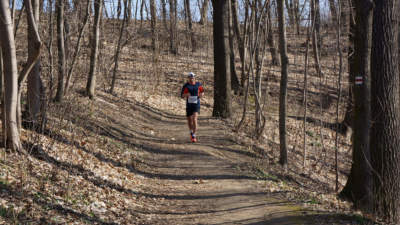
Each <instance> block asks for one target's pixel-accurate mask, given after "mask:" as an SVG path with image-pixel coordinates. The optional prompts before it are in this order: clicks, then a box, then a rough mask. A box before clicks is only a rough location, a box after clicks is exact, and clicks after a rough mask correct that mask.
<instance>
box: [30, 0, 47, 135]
mask: <svg viewBox="0 0 400 225" xmlns="http://www.w3.org/2000/svg"><path fill="white" fill-rule="evenodd" d="M31 2H32V9H33V15H34V19H35V22H36V24H37V25H38V24H39V12H40V11H39V0H31ZM35 35H36V33H35V30H34V29H32V27H28V55H31V56H28V58H29V57H31V58H32V57H33V56H32V54H35V53H36V51H37V49H36V48H37V46H36V45H35V44H36V43H35V41H34V40H35V38H34V36H35ZM40 67H41V65H40V60H38V61H37V62H36V64H35V66H34V67H33V69H32V71H31V72H30V73H29V75H28V85H27V86H28V92H27V94H28V96H27V99H28V112H29V120H30V122H31V123H32V125H33V126H34V128H37V127H38V126H37V125H38V120H39V117H40V112H41V107H42V100H43V99H44V86H43V82H42V78H41V76H40Z"/></svg>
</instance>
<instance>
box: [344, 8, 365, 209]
mask: <svg viewBox="0 0 400 225" xmlns="http://www.w3.org/2000/svg"><path fill="white" fill-rule="evenodd" d="M354 2H355V8H356V10H357V12H356V28H355V37H354V42H355V46H354V48H355V49H354V66H355V67H354V70H352V71H351V72H352V73H354V75H351V76H352V77H354V78H355V77H357V83H355V80H354V79H353V80H352V82H351V85H352V89H353V94H354V110H352V111H353V112H354V113H353V115H354V117H353V118H354V119H353V130H354V132H353V163H352V166H351V172H350V175H349V177H348V180H347V183H346V185H345V187H344V188H343V190H342V192H341V193H340V195H341V196H342V197H345V198H347V199H350V200H351V201H352V202H354V204H355V206H356V208H359V209H364V210H366V211H369V210H371V203H372V202H371V200H372V196H371V194H372V180H371V176H372V174H371V168H370V165H369V163H370V159H371V158H370V146H369V144H370V143H369V142H370V138H369V137H370V136H369V129H370V127H371V108H370V98H371V93H370V92H371V90H370V85H371V84H370V55H371V27H372V26H371V25H372V8H373V3H372V1H371V0H362V1H354Z"/></svg>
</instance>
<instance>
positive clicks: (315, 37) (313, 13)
mask: <svg viewBox="0 0 400 225" xmlns="http://www.w3.org/2000/svg"><path fill="white" fill-rule="evenodd" d="M317 2H319V1H318V0H311V3H312V5H311V17H312V23H313V26H314V32H313V33H312V45H313V53H314V61H315V70H316V71H317V74H318V76H322V70H321V64H320V61H319V49H320V48H319V46H320V45H319V44H318V43H319V41H318V40H319V39H318V36H319V22H318V21H319V19H318V15H319V13H317V12H318V11H319V9H318V8H317Z"/></svg>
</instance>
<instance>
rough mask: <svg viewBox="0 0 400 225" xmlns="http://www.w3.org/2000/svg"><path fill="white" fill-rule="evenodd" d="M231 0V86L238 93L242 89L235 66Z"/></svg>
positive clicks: (229, 3)
mask: <svg viewBox="0 0 400 225" xmlns="http://www.w3.org/2000/svg"><path fill="white" fill-rule="evenodd" d="M231 4H232V3H231V0H228V5H229V15H228V16H229V26H228V29H229V48H230V54H229V58H230V65H231V88H232V89H233V91H234V92H235V94H238V93H239V92H241V91H240V88H241V87H240V84H239V79H238V76H237V73H236V66H235V51H234V44H235V43H234V39H233V38H234V34H233V18H232V17H233V16H232V14H233V13H232V11H233V10H232V5H231Z"/></svg>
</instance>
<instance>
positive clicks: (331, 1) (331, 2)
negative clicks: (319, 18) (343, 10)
mask: <svg viewBox="0 0 400 225" xmlns="http://www.w3.org/2000/svg"><path fill="white" fill-rule="evenodd" d="M339 1H340V0H339ZM346 1H347V0H346ZM329 10H330V12H331V18H332V23H333V24H336V23H337V22H336V21H337V18H338V17H337V11H336V4H335V0H329Z"/></svg>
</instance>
